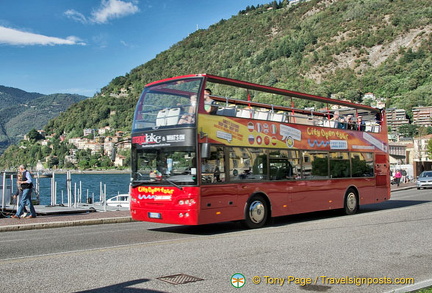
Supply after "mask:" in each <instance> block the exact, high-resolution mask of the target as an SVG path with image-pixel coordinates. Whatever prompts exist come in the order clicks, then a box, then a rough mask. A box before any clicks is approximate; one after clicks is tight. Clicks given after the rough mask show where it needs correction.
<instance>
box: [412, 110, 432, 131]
mask: <svg viewBox="0 0 432 293" xmlns="http://www.w3.org/2000/svg"><path fill="white" fill-rule="evenodd" d="M412 112H413V122H414V124H415V125H418V126H424V127H429V126H432V107H413V109H412Z"/></svg>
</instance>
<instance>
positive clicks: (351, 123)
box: [346, 115, 355, 130]
mask: <svg viewBox="0 0 432 293" xmlns="http://www.w3.org/2000/svg"><path fill="white" fill-rule="evenodd" d="M346 125H347V126H346V129H351V130H354V129H355V124H354V121H353V115H348V116H347V118H346Z"/></svg>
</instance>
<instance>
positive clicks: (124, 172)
mask: <svg viewBox="0 0 432 293" xmlns="http://www.w3.org/2000/svg"><path fill="white" fill-rule="evenodd" d="M30 172H31V173H32V174H34V175H37V173H38V171H30ZM67 172H70V173H71V174H130V173H131V171H130V170H54V171H44V172H42V173H50V174H66V173H67Z"/></svg>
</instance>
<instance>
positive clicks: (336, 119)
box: [330, 111, 340, 128]
mask: <svg viewBox="0 0 432 293" xmlns="http://www.w3.org/2000/svg"><path fill="white" fill-rule="evenodd" d="M330 121H332V122H333V123H332V124H330V127H333V128H339V124H340V117H339V111H335V112H334V114H333V117H332V118H331V119H330Z"/></svg>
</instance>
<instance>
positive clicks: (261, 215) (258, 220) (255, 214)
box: [244, 195, 269, 229]
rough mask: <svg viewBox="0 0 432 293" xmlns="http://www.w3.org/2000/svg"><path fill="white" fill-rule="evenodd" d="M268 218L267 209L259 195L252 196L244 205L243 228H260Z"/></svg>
mask: <svg viewBox="0 0 432 293" xmlns="http://www.w3.org/2000/svg"><path fill="white" fill-rule="evenodd" d="M268 217H269V209H268V205H267V202H266V201H265V200H264V198H263V197H262V196H260V195H254V196H252V197H251V198H250V199H249V201H248V203H247V205H246V210H245V220H244V226H245V227H246V228H249V229H255V228H261V227H263V226H264V225H265V223H266V222H267V218H268Z"/></svg>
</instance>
